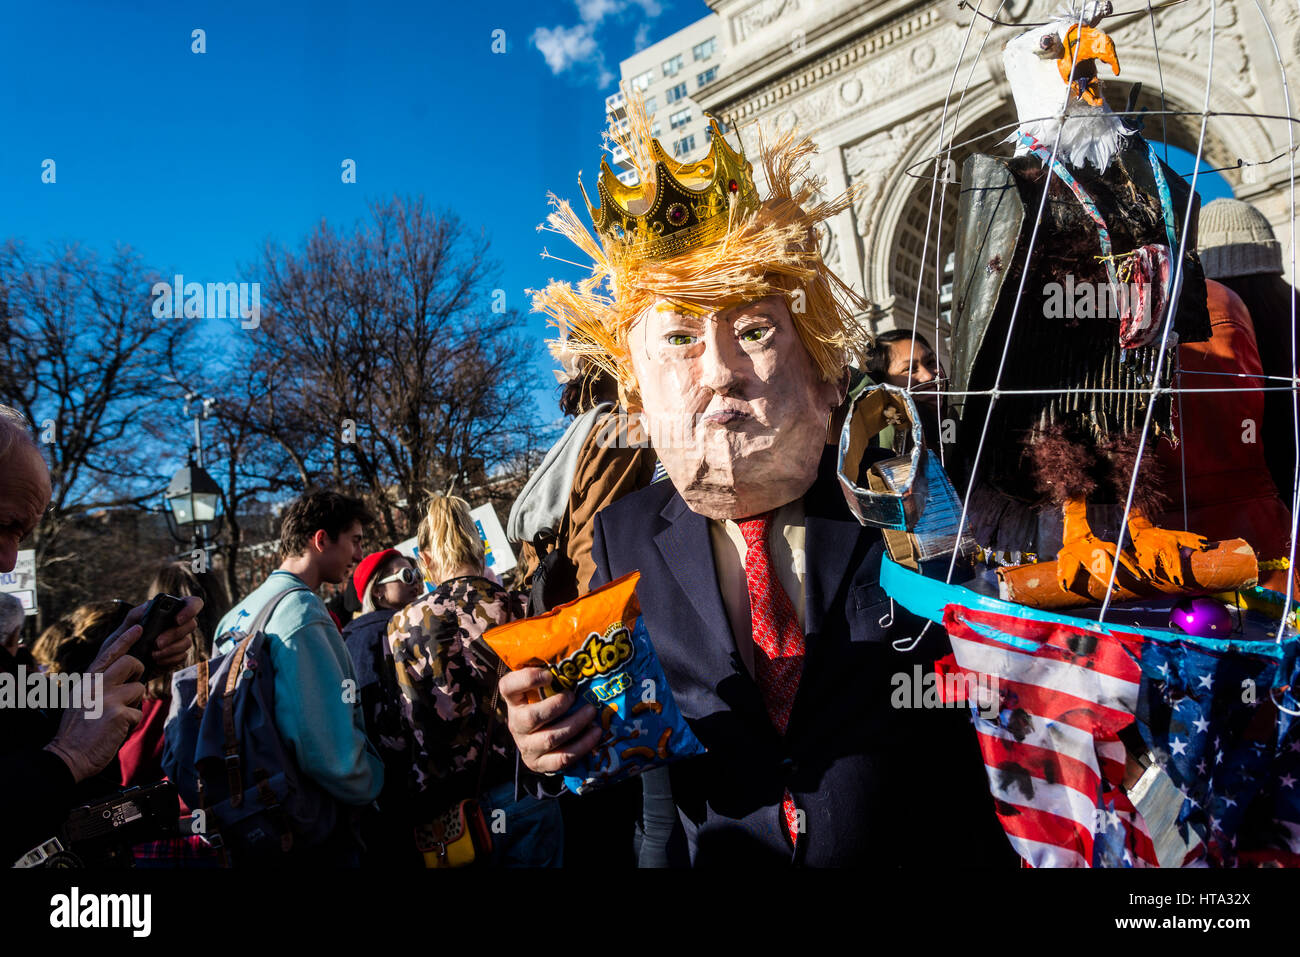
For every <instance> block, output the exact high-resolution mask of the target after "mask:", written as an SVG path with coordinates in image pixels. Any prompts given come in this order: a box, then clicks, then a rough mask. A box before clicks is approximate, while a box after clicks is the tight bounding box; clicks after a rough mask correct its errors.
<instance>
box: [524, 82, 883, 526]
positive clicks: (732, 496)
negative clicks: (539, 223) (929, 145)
mask: <svg viewBox="0 0 1300 957" xmlns="http://www.w3.org/2000/svg"><path fill="white" fill-rule="evenodd" d="M624 94H625V98H626V100H627V117H626V119H625V120H624V121H620V122H619V123H616V124H615V125H614V126H613V127H612V128H611V130H610V138H611V139H612V140H613V141H614V142H616V143H618V144H619V145H620V146H622V147H623V148H624V150H625V151H626V153H627V155H628V157H630V161H631V162H632V163H633V165H634V167H635V169H636V172H637V175H638V180H637V182H636V183H634V184H632V185H625V184H622V183H621V182H620V181H618V180H617V178H616V177H614V176H613V174H612V172H610V171H609V170H608V169H607V168H606V166H605V165H604V164H602V171H601V176H600V178H599V180H598V186H597V192H598V195H599V199H600V205H599V206H595V205H593V204H592V203H591V202H590V199H589V197H588V202H587V204H586V205H587V210H588V212H589V213H590V214H591V218H592V225H593V226H594V227H595V230H596V232H595V235H593V234H592V233H591V232H590V231H589V230H588V229H587V228H586V226H584V225H583V223H582V222H581V221H580V220H579V218H578V217H577V215H576V214H575V213H574V211H573V209H572V207H571V206H570V205H569V204H568V203H567V202H565V201H563V200H560V199H558V198H554V197H552V203H553V205H554V211H553V212H552V213H551V214H550V215H549V216H548V217H547V221H546V226H545V228H546V229H548V230H550V231H552V232H555V233H558V234H560V235H562V236H564V237H565V238H567V239H569V240H570V241H572V242H573V243H574V245H575V246H577V248H578V249H579V250H580V251H581V252H582V253H584V254H585V255H586V256H587V257H589V258H590V260H591V263H592V265H591V272H590V274H589V275H588V276H587V277H585V278H583V279H581V280H579V281H578V282H576V283H572V284H570V283H565V282H557V281H552V282H550V283H548V284H547V286H546V288H545V289H542V290H539V291H536V292H534V293H533V308H534V309H535V310H537V311H540V312H544V313H546V314H547V315H548V316H550V318H551V321H552V323H553V324H554V325H555V326H556V327H558V328H560V329H562V330H564V331H565V332H566V333H567V335H566V338H565V340H564V342H565V348H566V349H567V350H568V351H571V352H573V353H575V354H577V355H581V356H583V357H584V358H585V359H586V360H587V361H588V362H591V363H592V364H594V365H596V366H598V367H600V368H602V369H604V370H605V371H606V372H608V373H609V374H610V375H612V376H614V377H616V378H617V379H618V382H619V389H620V394H621V395H622V396H623V397H624V404H625V407H626V409H627V411H628V412H641V413H643V414H644V415H645V417H646V419H647V425H648V428H649V431H650V439H651V443H652V445H653V446H654V449H655V452H656V453H657V454H658V456H659V458H660V459H661V460H662V461H663V464H664V467H665V469H666V470H667V472H668V476H669V478H671V479H672V482H673V485H674V486H676V488H677V490H678V491H679V492H680V493H681V495H682V497H683V499H685V501H686V503H687V505H689V506H690V508H691V509H693V510H694V511H696V512H698V513H699V514H701V515H705V516H707V517H709V518H732V519H737V518H748V517H750V516H752V515H756V514H758V513H760V512H765V511H768V510H769V509H773V508H776V507H779V506H781V505H784V504H785V503H787V502H790V501H793V500H795V499H797V498H799V497H800V496H801V495H803V494H804V492H806V491H807V490H808V488H809V487H810V486H811V485H812V482H813V480H814V479H815V478H816V475H817V468H818V464H819V462H820V458H821V452H822V449H823V446H824V443H825V441H826V429H827V422H828V420H829V417H830V413H831V410H832V409H833V408H834V407H835V405H836V404H837V402H838V400H839V399H840V398H842V395H843V390H844V385H843V383H844V381H845V378H846V377H845V368H846V365H847V363H848V361H849V358H850V357H851V356H853V355H858V356H861V347H862V346H863V345H864V344H865V342H866V339H867V336H866V332H865V330H864V329H863V328H862V326H861V324H860V322H859V319H858V316H860V315H862V314H864V313H865V312H866V311H867V310H868V309H869V304H868V303H867V302H866V301H865V300H863V299H862V297H861V296H859V295H858V294H857V293H856V292H855V291H854V290H852V289H851V288H849V287H848V286H847V285H845V284H844V282H843V281H841V280H840V279H839V277H838V276H836V275H835V274H834V272H832V271H831V270H830V269H829V268H827V266H826V264H825V263H824V262H823V261H822V258H821V253H820V251H819V249H820V244H819V238H818V232H817V231H818V229H819V228H825V227H824V226H823V224H825V223H826V222H827V221H828V220H830V219H832V218H833V217H835V216H837V215H838V214H840V213H842V212H844V211H845V210H847V209H848V208H849V207H850V206H851V204H852V201H853V197H854V195H855V194H854V192H853V191H852V190H850V191H849V192H846V193H844V194H841V195H839V196H831V197H825V196H823V195H822V188H823V187H824V184H823V183H822V182H821V181H819V180H818V179H817V178H816V177H815V176H814V175H813V173H812V169H811V159H812V157H813V155H814V153H815V152H816V149H815V147H814V146H813V143H812V141H811V140H810V139H809V138H808V137H806V136H802V135H799V134H797V133H795V132H794V131H787V132H786V133H784V134H782V135H781V136H780V137H778V139H777V140H776V141H775V142H774V143H770V144H769V143H765V142H764V140H763V139H762V137H761V136H760V137H759V140H758V143H759V155H760V156H761V158H762V165H763V177H762V179H763V180H764V182H765V186H766V195H765V196H762V195H760V190H759V189H758V187H757V186H756V185H755V179H754V176H753V175H752V173H753V167H752V164H751V163H750V162H749V160H748V159H746V158H745V155H744V151H743V150H742V149H739V147H736V148H733V147H732V146H730V145H729V144H728V143H727V142H726V141H725V140H724V139H723V131H722V129H721V127H720V126H719V125H718V124H716V123H714V124H713V125H712V126H711V129H712V131H713V135H712V137H711V139H710V143H709V149H708V152H707V154H706V155H705V156H704V157H703V158H701V159H697V160H694V161H691V162H686V161H679V160H678V159H675V158H673V157H671V156H669V155H668V154H667V153H666V152H665V151H664V149H663V148H662V146H661V145H660V144H659V142H658V141H657V140H655V139H654V137H653V135H652V132H651V127H650V121H649V119H648V117H647V116H646V113H645V109H644V103H643V102H642V100H641V98H640V94H639V93H637V92H636V91H634V90H630V89H629V90H625V91H624ZM584 196H585V190H584ZM792 309H793V310H795V313H796V314H795V315H793V316H792V315H791V310H792Z"/></svg>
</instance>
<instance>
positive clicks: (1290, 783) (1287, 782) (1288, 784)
mask: <svg viewBox="0 0 1300 957" xmlns="http://www.w3.org/2000/svg"><path fill="white" fill-rule="evenodd" d="M1282 787H1284V788H1293V787H1295V778H1293V777H1291V775H1289V774H1284V775H1282Z"/></svg>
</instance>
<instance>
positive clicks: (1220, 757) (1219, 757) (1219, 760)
mask: <svg viewBox="0 0 1300 957" xmlns="http://www.w3.org/2000/svg"><path fill="white" fill-rule="evenodd" d="M1214 763H1215V764H1222V763H1223V752H1222V751H1220V752H1218V753H1217V754H1215V755H1214Z"/></svg>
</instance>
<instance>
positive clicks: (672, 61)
mask: <svg viewBox="0 0 1300 957" xmlns="http://www.w3.org/2000/svg"><path fill="white" fill-rule="evenodd" d="M663 68H664V76H676V75H677V71H679V70H680V69H681V68H682V55H681V54H680V53H679V54H677V56H675V57H671V58H669V59H667V60H664V63H663Z"/></svg>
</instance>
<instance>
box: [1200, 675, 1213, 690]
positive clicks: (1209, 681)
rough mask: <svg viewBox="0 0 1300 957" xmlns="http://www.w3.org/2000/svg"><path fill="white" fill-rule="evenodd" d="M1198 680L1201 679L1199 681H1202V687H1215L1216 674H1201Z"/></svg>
mask: <svg viewBox="0 0 1300 957" xmlns="http://www.w3.org/2000/svg"><path fill="white" fill-rule="evenodd" d="M1196 680H1197V681H1199V682H1200V683H1201V687H1202V688H1213V687H1214V675H1201V676H1200V677H1199V678H1197V679H1196Z"/></svg>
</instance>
